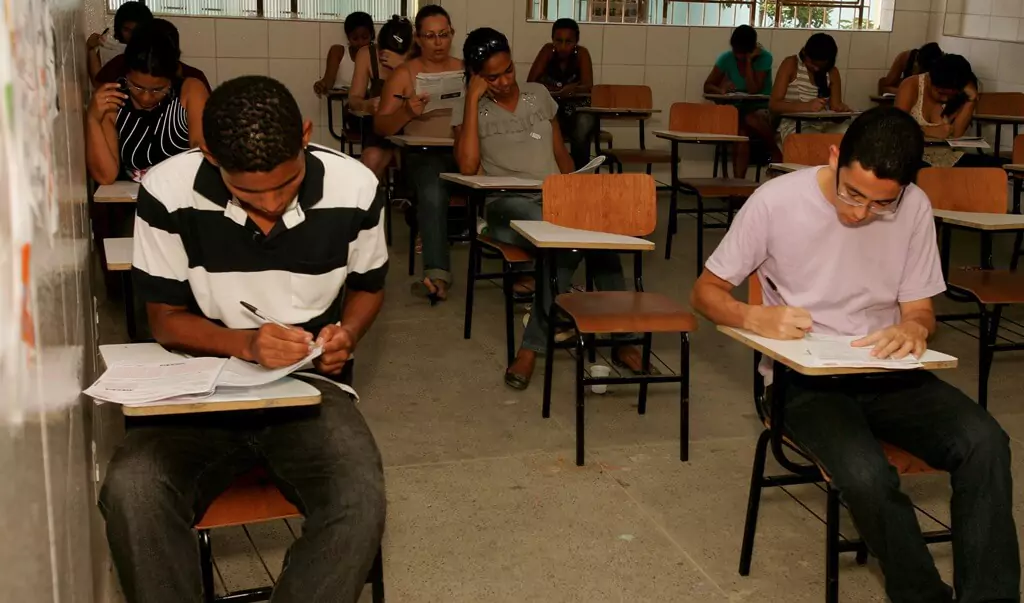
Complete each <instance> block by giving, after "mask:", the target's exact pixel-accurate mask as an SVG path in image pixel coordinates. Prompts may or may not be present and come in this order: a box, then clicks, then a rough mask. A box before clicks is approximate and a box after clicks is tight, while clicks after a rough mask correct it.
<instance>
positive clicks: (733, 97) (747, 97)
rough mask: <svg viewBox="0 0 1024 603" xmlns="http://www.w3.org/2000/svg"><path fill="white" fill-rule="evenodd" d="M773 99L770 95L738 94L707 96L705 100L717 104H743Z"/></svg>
mask: <svg viewBox="0 0 1024 603" xmlns="http://www.w3.org/2000/svg"><path fill="white" fill-rule="evenodd" d="M770 98H771V96H770V95H768V94H746V93H743V92H737V93H734V94H705V95H704V100H709V101H714V102H716V103H743V102H749V101H766V100H769V99H770Z"/></svg>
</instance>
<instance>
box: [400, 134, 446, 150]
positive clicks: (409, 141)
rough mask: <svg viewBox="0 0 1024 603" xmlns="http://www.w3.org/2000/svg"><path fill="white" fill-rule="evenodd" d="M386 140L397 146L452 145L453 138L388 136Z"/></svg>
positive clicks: (441, 146) (438, 146) (440, 146)
mask: <svg viewBox="0 0 1024 603" xmlns="http://www.w3.org/2000/svg"><path fill="white" fill-rule="evenodd" d="M388 140H390V141H391V142H393V143H395V145H396V146H399V147H437V148H443V147H454V146H455V139H454V138H438V137H434V136H388Z"/></svg>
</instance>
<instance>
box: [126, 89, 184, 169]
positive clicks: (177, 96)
mask: <svg viewBox="0 0 1024 603" xmlns="http://www.w3.org/2000/svg"><path fill="white" fill-rule="evenodd" d="M114 127H115V128H116V129H117V144H118V146H119V147H120V155H121V172H122V173H123V174H124V175H125V176H127V177H129V178H131V179H133V180H136V179H138V178H140V177H141V175H142V173H143V172H145V170H148V169H149V168H151V167H153V166H154V165H156V164H158V163H160V162H161V161H163V160H164V159H167V158H168V157H173V156H174V155H177V154H178V153H183V152H185V151H187V150H189V148H190V145H189V137H188V114H187V113H186V112H185V107H184V105H182V104H181V85H180V84H176V85H175V86H174V87H173V88H172V89H171V92H170V93H169V94H168V95H167V97H166V98H165V99H164V100H163V101H161V102H160V104H159V105H157V106H156V108H154V109H151V110H149V111H145V110H142V109H136V108H135V107H134V106H133V105H132V103H131V102H127V103H125V105H124V106H123V107H121V109H120V110H119V111H118V112H117V118H116V120H115V121H114Z"/></svg>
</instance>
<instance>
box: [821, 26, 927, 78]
mask: <svg viewBox="0 0 1024 603" xmlns="http://www.w3.org/2000/svg"><path fill="white" fill-rule="evenodd" d="M916 14H919V15H923V16H924V26H927V25H928V13H916ZM825 33H827V34H828V35H830V36H832V38H833V39H835V41H836V48H838V49H839V52H838V54H837V55H836V67H838V68H840V69H846V68H847V67H848V66H849V64H850V45H851V43H852V41H853V35H854V32H850V31H829V32H825ZM856 33H857V35H861V34H862V33H865V32H856ZM923 35H924V32H922V36H923Z"/></svg>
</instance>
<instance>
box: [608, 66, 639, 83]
mask: <svg viewBox="0 0 1024 603" xmlns="http://www.w3.org/2000/svg"><path fill="white" fill-rule="evenodd" d="M601 83H602V84H643V83H644V68H643V67H640V66H636V65H602V66H601Z"/></svg>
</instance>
